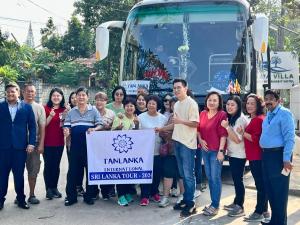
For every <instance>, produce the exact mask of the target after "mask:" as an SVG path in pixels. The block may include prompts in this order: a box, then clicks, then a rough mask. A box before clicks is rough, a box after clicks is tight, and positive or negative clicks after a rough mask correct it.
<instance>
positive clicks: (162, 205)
mask: <svg viewBox="0 0 300 225" xmlns="http://www.w3.org/2000/svg"><path fill="white" fill-rule="evenodd" d="M169 204H170V201H169V198H168V197H167V196H163V197H162V199H161V201H160V203H159V204H158V206H159V207H160V208H165V207H167V206H168V205H169Z"/></svg>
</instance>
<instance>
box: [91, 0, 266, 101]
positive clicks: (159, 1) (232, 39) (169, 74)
mask: <svg viewBox="0 0 300 225" xmlns="http://www.w3.org/2000/svg"><path fill="white" fill-rule="evenodd" d="M116 27H118V28H120V29H123V35H122V40H121V58H120V75H119V81H120V83H122V82H123V81H130V82H132V83H134V82H136V83H138V82H139V81H145V80H146V81H149V91H150V93H156V94H157V93H159V94H163V93H166V92H171V91H172V81H173V79H174V78H183V79H185V80H186V81H187V82H188V85H189V89H190V90H191V91H192V92H193V94H194V96H195V97H196V98H197V99H198V100H199V103H200V104H201V102H203V98H204V97H205V96H206V95H207V93H208V92H209V91H212V90H215V91H218V92H219V93H221V94H223V95H225V98H226V95H228V94H230V93H234V92H235V93H237V94H241V95H245V94H248V93H250V92H254V93H256V92H257V89H263V87H262V82H258V80H260V79H261V77H262V75H260V73H259V72H260V69H261V68H262V67H263V65H262V63H261V62H262V61H261V55H262V53H264V52H266V50H267V45H268V19H267V17H266V16H264V15H263V14H259V15H252V14H251V10H250V5H249V3H248V2H247V1H246V0H210V1H208V0H206V1H204V0H144V1H141V2H139V3H137V4H136V5H135V6H134V7H133V8H132V9H131V10H130V12H129V14H128V17H127V20H126V21H109V22H105V23H103V24H101V25H99V26H98V28H97V32H96V48H97V49H96V57H97V59H98V60H103V59H105V58H106V56H107V54H108V46H109V29H110V28H116Z"/></svg>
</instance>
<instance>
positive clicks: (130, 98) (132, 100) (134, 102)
mask: <svg viewBox="0 0 300 225" xmlns="http://www.w3.org/2000/svg"><path fill="white" fill-rule="evenodd" d="M127 104H132V105H134V107H136V101H135V99H134V98H132V97H128V98H126V99H125V100H124V102H123V105H124V108H125V105H127Z"/></svg>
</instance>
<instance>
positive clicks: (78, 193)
mask: <svg viewBox="0 0 300 225" xmlns="http://www.w3.org/2000/svg"><path fill="white" fill-rule="evenodd" d="M76 191H77V196H79V197H82V196H83V195H84V189H83V187H82V186H77V187H76Z"/></svg>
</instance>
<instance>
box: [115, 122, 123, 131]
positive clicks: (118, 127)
mask: <svg viewBox="0 0 300 225" xmlns="http://www.w3.org/2000/svg"><path fill="white" fill-rule="evenodd" d="M123 127H124V126H123V123H122V122H121V123H120V124H119V126H117V127H116V130H122V129H123Z"/></svg>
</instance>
